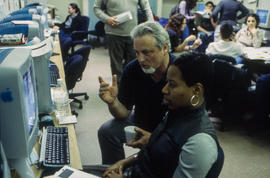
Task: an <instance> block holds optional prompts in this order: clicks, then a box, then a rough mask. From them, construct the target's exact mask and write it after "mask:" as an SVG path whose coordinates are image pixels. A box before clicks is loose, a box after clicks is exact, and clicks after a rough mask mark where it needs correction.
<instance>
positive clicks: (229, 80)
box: [207, 59, 252, 131]
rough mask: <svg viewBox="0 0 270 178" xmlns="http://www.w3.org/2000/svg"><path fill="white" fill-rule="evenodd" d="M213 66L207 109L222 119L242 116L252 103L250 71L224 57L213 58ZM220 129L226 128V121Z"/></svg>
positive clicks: (212, 114)
mask: <svg viewBox="0 0 270 178" xmlns="http://www.w3.org/2000/svg"><path fill="white" fill-rule="evenodd" d="M213 68H214V71H215V73H214V76H213V90H212V92H211V94H209V95H208V96H207V110H210V111H211V116H213V117H219V118H221V119H222V121H224V120H229V119H232V118H233V119H239V118H241V117H242V116H243V115H244V114H245V113H247V111H250V109H249V108H251V105H252V99H251V98H252V94H251V93H249V91H248V87H249V86H250V85H251V79H250V76H249V74H248V72H247V71H246V70H244V69H242V68H237V67H235V66H234V65H232V64H231V63H229V62H227V61H225V60H222V59H221V60H220V59H215V60H213ZM220 130H222V131H223V130H224V122H222V123H221V124H220Z"/></svg>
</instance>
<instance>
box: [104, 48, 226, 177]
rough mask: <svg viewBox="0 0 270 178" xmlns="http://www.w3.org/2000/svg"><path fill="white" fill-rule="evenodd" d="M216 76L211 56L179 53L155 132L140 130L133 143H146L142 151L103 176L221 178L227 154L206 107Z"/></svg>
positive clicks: (109, 169) (122, 161) (172, 69)
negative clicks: (162, 113)
mask: <svg viewBox="0 0 270 178" xmlns="http://www.w3.org/2000/svg"><path fill="white" fill-rule="evenodd" d="M212 78H213V67H212V63H211V61H210V60H209V58H208V57H207V56H206V55H204V54H196V53H186V54H183V55H180V56H179V57H178V58H177V59H176V60H175V61H174V63H173V64H172V65H171V66H170V67H169V69H168V73H167V81H168V82H167V84H166V85H165V87H164V88H163V89H162V92H163V94H164V104H167V105H168V108H169V111H168V113H167V114H166V116H165V117H164V119H163V120H162V121H161V123H160V124H159V125H158V127H157V128H156V129H155V130H154V132H153V133H152V134H151V133H149V132H146V131H144V130H142V129H135V131H137V132H138V133H139V134H141V135H142V136H141V138H140V139H139V140H138V141H135V142H132V143H129V144H128V145H129V146H133V147H141V146H142V149H141V151H140V152H139V153H138V154H137V156H135V155H133V156H131V157H128V158H126V159H124V160H120V161H118V162H117V163H115V164H114V165H112V166H111V167H109V168H108V169H107V170H106V171H105V173H104V174H103V177H109V178H113V177H126V176H125V175H126V174H128V175H129V176H130V177H132V178H133V177H134V178H135V177H136V178H140V177H148V178H152V177H162V178H163V177H168V178H169V177H174V178H175V177H179V178H180V177H196V178H200V177H207V178H209V177H215V178H216V177H218V175H219V173H220V171H221V169H222V166H223V161H224V154H223V151H222V148H221V147H220V146H219V143H218V141H217V137H216V134H215V130H214V128H213V125H212V123H211V122H210V120H209V118H208V114H207V111H206V110H205V96H207V95H208V93H210V92H211V83H212V80H211V79H212ZM128 167H130V168H129V169H127V170H126V171H124V174H123V170H124V169H126V168H128Z"/></svg>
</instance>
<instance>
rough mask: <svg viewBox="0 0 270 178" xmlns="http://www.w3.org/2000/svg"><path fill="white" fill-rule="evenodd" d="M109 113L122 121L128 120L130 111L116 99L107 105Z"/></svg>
mask: <svg viewBox="0 0 270 178" xmlns="http://www.w3.org/2000/svg"><path fill="white" fill-rule="evenodd" d="M108 108H109V111H110V113H111V114H112V115H113V116H114V117H115V118H117V119H121V120H124V119H126V118H128V116H129V115H130V113H131V111H130V110H128V109H127V108H126V107H125V106H124V105H123V104H122V103H121V102H120V101H119V100H118V99H117V98H116V99H115V101H114V102H113V103H111V104H108Z"/></svg>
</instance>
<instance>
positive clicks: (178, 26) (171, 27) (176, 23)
mask: <svg viewBox="0 0 270 178" xmlns="http://www.w3.org/2000/svg"><path fill="white" fill-rule="evenodd" d="M185 27H186V18H185V16H184V15H182V14H174V15H173V16H172V17H170V19H169V21H168V24H167V25H166V26H165V29H166V30H167V32H168V34H169V37H170V42H171V48H172V51H173V52H182V51H189V50H192V49H196V48H198V47H199V45H200V44H199V43H198V42H196V43H193V45H191V46H189V45H187V44H188V42H191V41H195V40H196V36H195V35H190V36H188V37H187V38H186V39H185V40H184V41H183V42H182V39H181V36H182V35H181V34H182V31H183V30H184V29H185Z"/></svg>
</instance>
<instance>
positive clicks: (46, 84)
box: [0, 37, 54, 114]
mask: <svg viewBox="0 0 270 178" xmlns="http://www.w3.org/2000/svg"><path fill="white" fill-rule="evenodd" d="M8 48H10V46H2V47H1V46H0V49H8ZM12 48H29V49H32V52H31V56H32V58H33V61H34V72H35V78H36V89H37V97H38V113H39V114H50V113H52V112H53V110H54V107H53V103H52V97H51V89H50V83H51V81H50V70H49V62H50V57H51V54H52V51H53V48H54V47H53V39H52V37H49V38H47V39H46V40H44V41H41V42H39V43H37V44H32V45H29V46H23V45H22V46H12Z"/></svg>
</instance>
